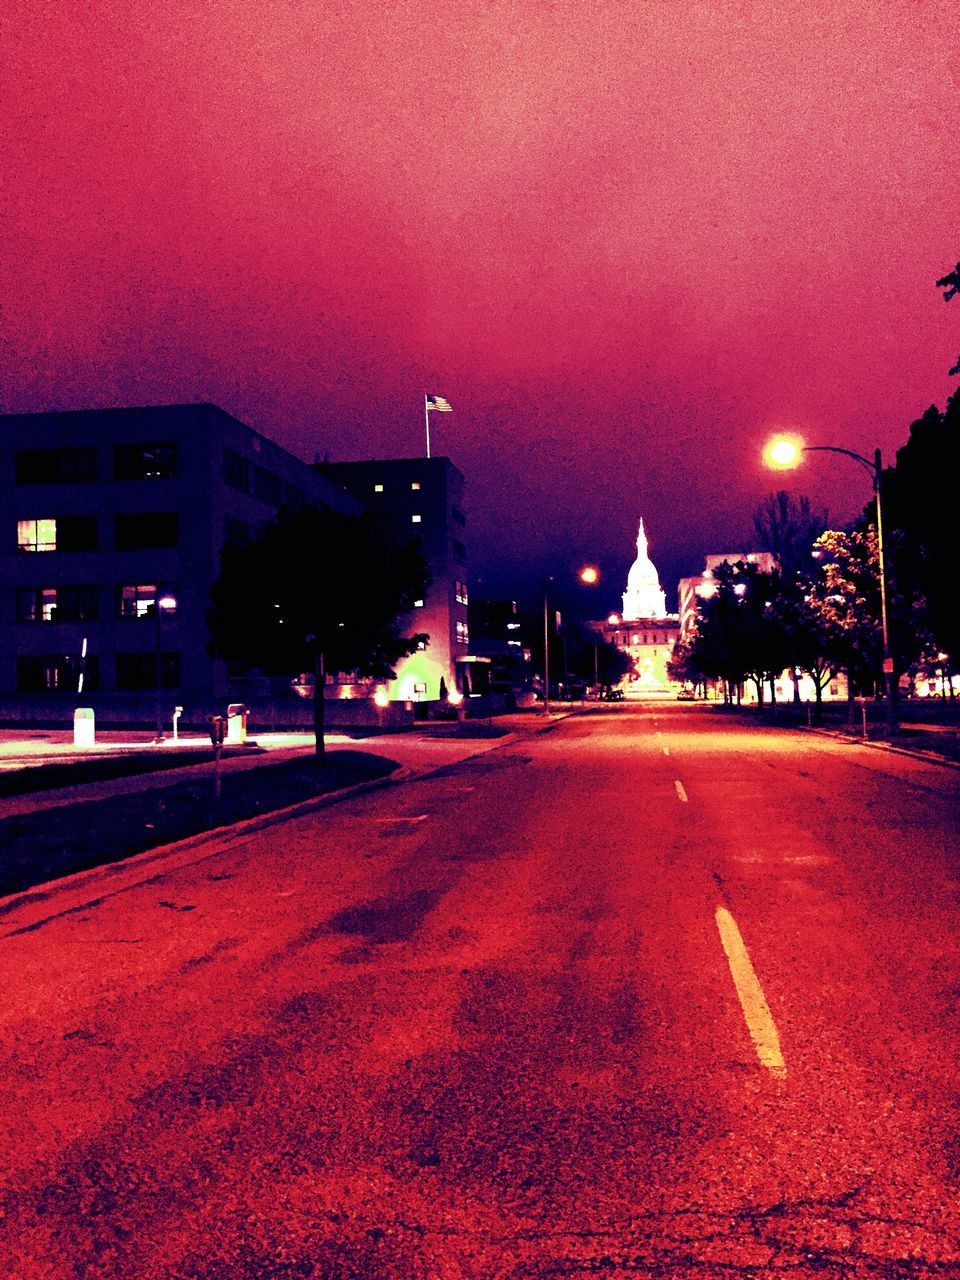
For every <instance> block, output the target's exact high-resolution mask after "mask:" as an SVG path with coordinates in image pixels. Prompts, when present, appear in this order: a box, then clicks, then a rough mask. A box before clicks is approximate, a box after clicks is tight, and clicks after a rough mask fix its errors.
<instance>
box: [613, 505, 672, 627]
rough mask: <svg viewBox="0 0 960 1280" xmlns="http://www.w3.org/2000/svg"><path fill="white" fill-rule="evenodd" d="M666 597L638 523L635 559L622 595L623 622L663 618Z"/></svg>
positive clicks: (642, 530) (665, 611)
mask: <svg viewBox="0 0 960 1280" xmlns="http://www.w3.org/2000/svg"><path fill="white" fill-rule="evenodd" d="M666 616H667V602H666V595H665V593H664V591H663V588H662V587H661V586H660V575H659V574H658V573H657V571H656V569H655V568H654V564H653V561H652V560H651V559H650V557H649V556H648V555H647V535H646V533H645V532H644V529H643V521H642V520H641V521H640V532H639V533H638V534H637V558H636V560H635V561H634V562H633V564H632V565H631V566H630V572H629V573H628V574H627V589H626V591H625V592H624V593H623V620H624V622H635V621H636V620H637V619H638V618H665V617H666Z"/></svg>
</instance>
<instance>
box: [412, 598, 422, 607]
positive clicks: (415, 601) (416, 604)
mask: <svg viewBox="0 0 960 1280" xmlns="http://www.w3.org/2000/svg"><path fill="white" fill-rule="evenodd" d="M413 607H414V608H415V609H422V608H423V601H422V600H414V602H413Z"/></svg>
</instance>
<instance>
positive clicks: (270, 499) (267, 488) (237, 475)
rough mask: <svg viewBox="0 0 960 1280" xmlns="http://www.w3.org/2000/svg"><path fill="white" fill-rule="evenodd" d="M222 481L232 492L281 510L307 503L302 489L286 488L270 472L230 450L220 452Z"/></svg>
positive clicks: (286, 485) (286, 486)
mask: <svg viewBox="0 0 960 1280" xmlns="http://www.w3.org/2000/svg"><path fill="white" fill-rule="evenodd" d="M223 479H224V481H225V483H226V484H228V485H229V486H230V488H231V489H237V490H239V491H240V493H249V494H252V495H253V497H255V498H257V499H259V501H260V502H265V503H266V504H267V505H268V506H270V507H280V506H283V505H284V504H286V505H287V506H291V507H303V506H306V505H307V503H308V502H309V499H308V497H307V495H306V494H305V493H304V492H303V490H302V489H298V488H297V487H296V485H292V484H288V483H287V482H286V481H284V480H281V479H280V477H279V476H277V475H274V473H273V472H272V471H266V470H265V469H264V468H263V467H261V466H258V465H257V463H255V462H251V461H250V459H249V458H244V457H243V456H242V455H241V454H239V453H234V451H233V450H232V449H224V451H223Z"/></svg>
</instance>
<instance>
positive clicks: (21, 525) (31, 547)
mask: <svg viewBox="0 0 960 1280" xmlns="http://www.w3.org/2000/svg"><path fill="white" fill-rule="evenodd" d="M17 546H18V547H19V549H20V550H21V551H56V549H57V522H56V520H18V521H17Z"/></svg>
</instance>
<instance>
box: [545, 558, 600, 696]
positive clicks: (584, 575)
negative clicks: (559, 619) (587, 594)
mask: <svg viewBox="0 0 960 1280" xmlns="http://www.w3.org/2000/svg"><path fill="white" fill-rule="evenodd" d="M577 577H578V578H579V580H580V581H581V582H584V583H586V585H587V586H588V587H593V586H595V585H596V584H597V583H598V582H599V581H600V570H599V569H597V568H595V567H594V565H592V564H586V565H584V566H583V568H582V569H581V570H580V571H579V572H578V573H577ZM555 581H556V577H555V576H551V577H549V578H546V579H545V580H544V583H543V714H544V716H549V714H550V623H549V620H548V617H547V596H548V594H549V591H550V583H551V582H555Z"/></svg>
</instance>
